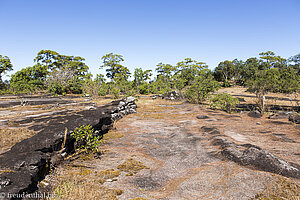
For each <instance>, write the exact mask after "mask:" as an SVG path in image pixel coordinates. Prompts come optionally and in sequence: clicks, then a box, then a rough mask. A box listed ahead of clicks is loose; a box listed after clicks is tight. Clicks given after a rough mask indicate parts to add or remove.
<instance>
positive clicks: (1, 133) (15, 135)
mask: <svg viewBox="0 0 300 200" xmlns="http://www.w3.org/2000/svg"><path fill="white" fill-rule="evenodd" d="M35 133H36V132H34V131H32V130H29V129H27V128H12V129H8V128H5V129H0V138H1V139H0V152H1V151H4V150H7V149H9V148H10V147H12V146H13V145H14V144H16V143H18V142H21V141H22V140H24V139H27V138H30V137H32V136H33V135H35Z"/></svg>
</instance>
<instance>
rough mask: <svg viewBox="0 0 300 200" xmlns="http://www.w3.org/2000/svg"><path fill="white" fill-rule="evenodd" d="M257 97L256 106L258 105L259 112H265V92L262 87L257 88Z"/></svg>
mask: <svg viewBox="0 0 300 200" xmlns="http://www.w3.org/2000/svg"><path fill="white" fill-rule="evenodd" d="M257 98H258V107H259V110H260V112H261V114H262V115H263V114H264V112H265V109H266V106H265V100H266V98H265V92H264V90H263V89H261V90H259V92H258V94H257Z"/></svg>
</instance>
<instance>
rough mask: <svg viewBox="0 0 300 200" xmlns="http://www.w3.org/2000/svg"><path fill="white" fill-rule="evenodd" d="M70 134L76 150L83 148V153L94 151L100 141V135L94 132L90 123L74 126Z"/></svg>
mask: <svg viewBox="0 0 300 200" xmlns="http://www.w3.org/2000/svg"><path fill="white" fill-rule="evenodd" d="M71 136H72V137H73V138H74V139H75V147H76V150H83V151H84V152H85V153H88V152H89V151H92V152H96V151H97V146H99V145H100V143H101V141H100V137H99V136H97V135H95V134H94V129H93V128H92V126H91V125H82V126H80V127H79V128H76V129H75V130H74V131H73V133H72V134H71Z"/></svg>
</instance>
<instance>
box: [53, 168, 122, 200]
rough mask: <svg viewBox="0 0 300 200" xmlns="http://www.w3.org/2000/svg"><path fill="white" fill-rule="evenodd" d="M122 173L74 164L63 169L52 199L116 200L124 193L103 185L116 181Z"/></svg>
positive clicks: (54, 186) (56, 182) (55, 184)
mask: <svg viewBox="0 0 300 200" xmlns="http://www.w3.org/2000/svg"><path fill="white" fill-rule="evenodd" d="M119 175H120V171H118V170H114V169H107V170H103V171H97V170H94V169H93V168H88V167H87V166H85V165H82V164H76V165H75V164H73V165H69V166H67V167H65V168H63V170H62V171H59V172H58V174H57V175H56V177H55V180H56V181H55V183H54V185H53V194H54V195H55V197H53V198H51V199H60V200H61V199H66V200H67V199H100V200H102V199H103V200H116V199H118V198H117V196H119V195H121V194H122V193H123V191H122V190H119V189H109V188H106V187H103V186H102V184H103V183H104V182H105V181H106V180H108V179H115V178H116V177H118V176H119Z"/></svg>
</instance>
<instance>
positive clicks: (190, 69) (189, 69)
mask: <svg viewBox="0 0 300 200" xmlns="http://www.w3.org/2000/svg"><path fill="white" fill-rule="evenodd" d="M207 67H208V66H207V65H206V64H205V63H204V62H198V61H196V60H192V59H191V58H185V59H184V60H183V61H181V62H178V63H177V65H176V75H178V77H179V78H181V79H182V80H183V81H184V85H185V86H187V85H191V84H192V83H193V82H194V80H195V78H196V76H197V75H198V74H199V72H200V71H201V70H202V69H206V68H207Z"/></svg>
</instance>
